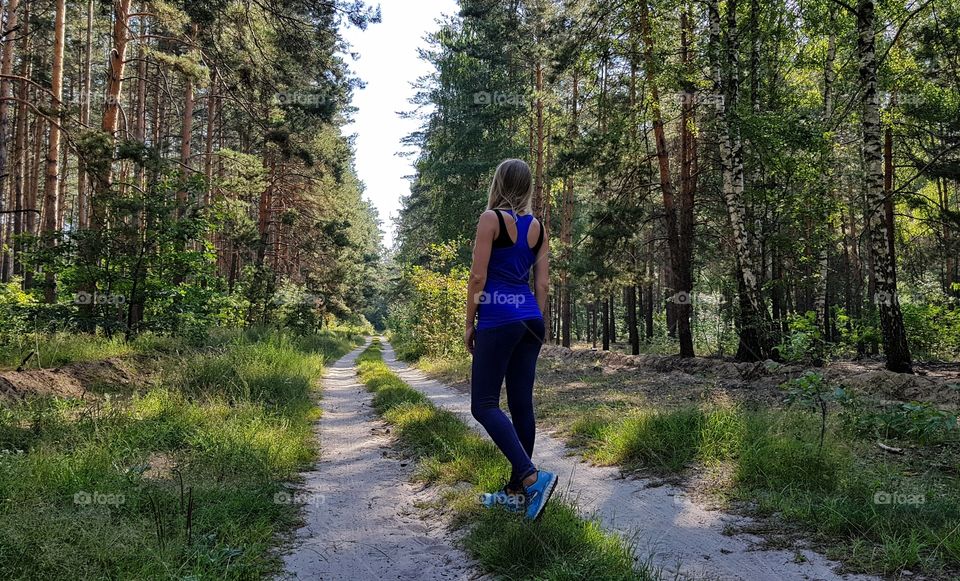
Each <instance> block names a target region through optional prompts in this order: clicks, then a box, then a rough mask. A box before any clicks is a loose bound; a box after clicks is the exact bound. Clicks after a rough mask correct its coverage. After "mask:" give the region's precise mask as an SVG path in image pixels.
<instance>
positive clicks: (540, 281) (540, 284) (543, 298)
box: [533, 222, 550, 317]
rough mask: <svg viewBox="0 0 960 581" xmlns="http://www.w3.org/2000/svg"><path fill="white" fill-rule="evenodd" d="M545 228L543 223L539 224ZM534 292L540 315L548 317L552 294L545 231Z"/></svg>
mask: <svg viewBox="0 0 960 581" xmlns="http://www.w3.org/2000/svg"><path fill="white" fill-rule="evenodd" d="M539 224H540V227H541V228H543V222H539ZM533 290H534V294H535V295H536V297H537V305H538V306H539V307H540V313H541V314H542V315H543V316H544V317H546V316H547V296H548V295H549V294H550V242H549V241H548V240H547V231H546V229H544V231H543V243H542V244H540V250H538V251H537V261H536V262H535V263H534V265H533Z"/></svg>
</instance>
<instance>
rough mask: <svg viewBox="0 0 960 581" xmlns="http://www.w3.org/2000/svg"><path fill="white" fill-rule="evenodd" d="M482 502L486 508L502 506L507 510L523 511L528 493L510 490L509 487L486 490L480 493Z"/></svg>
mask: <svg viewBox="0 0 960 581" xmlns="http://www.w3.org/2000/svg"><path fill="white" fill-rule="evenodd" d="M480 504H482V505H483V506H485V507H486V508H495V507H497V506H502V507H503V508H504V510H506V511H507V512H523V510H524V508H525V507H526V504H527V495H526V494H524V493H523V492H509V491H508V490H507V487H506V486H504V487H503V489H501V490H498V491H497V492H484V493H483V494H481V495H480Z"/></svg>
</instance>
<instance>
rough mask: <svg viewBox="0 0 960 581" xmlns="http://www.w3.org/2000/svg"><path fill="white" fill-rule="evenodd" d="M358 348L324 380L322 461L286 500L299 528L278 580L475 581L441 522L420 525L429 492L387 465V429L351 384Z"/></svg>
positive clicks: (398, 466)
mask: <svg viewBox="0 0 960 581" xmlns="http://www.w3.org/2000/svg"><path fill="white" fill-rule="evenodd" d="M362 350H363V347H361V348H358V349H356V350H354V351H353V352H352V353H350V354H348V355H346V356H345V357H343V358H342V359H340V360H339V361H337V362H336V363H334V364H333V365H331V366H330V367H329V368H328V369H327V371H326V374H325V375H324V378H323V400H322V401H321V407H322V408H323V417H322V418H321V420H320V422H319V434H318V437H319V439H320V447H321V448H320V450H321V459H320V461H319V462H318V463H317V465H316V467H315V468H314V470H312V471H310V472H307V473H304V475H303V477H304V483H303V485H302V486H299V487H297V489H296V490H295V491H292V492H291V498H293V499H296V500H299V501H302V502H304V503H305V506H304V519H305V521H306V524H305V526H304V527H302V528H301V529H300V530H298V531H297V535H296V541H297V546H296V548H295V550H294V551H293V552H292V553H290V554H288V555H285V556H284V568H285V570H286V571H285V573H284V574H283V575H282V576H281V578H282V579H310V580H318V579H358V580H366V579H371V580H384V579H448V580H449V579H475V578H477V577H478V576H479V575H477V574H476V573H475V571H474V569H473V568H472V567H471V563H470V560H469V558H468V557H467V556H466V555H465V554H464V553H463V552H462V551H460V550H459V549H457V548H455V547H454V546H453V545H452V543H451V539H450V538H449V533H448V532H447V530H446V527H445V525H444V523H443V520H442V519H437V518H427V515H425V513H424V511H423V509H421V508H418V507H419V506H420V505H421V503H422V502H428V501H430V500H433V497H432V496H431V495H432V491H430V490H421V489H420V487H419V486H416V485H413V484H411V483H410V476H411V472H412V469H413V467H412V465H408V463H407V462H406V461H404V460H403V459H401V458H399V457H393V456H394V454H392V452H391V450H390V437H389V436H388V435H387V431H386V426H385V425H384V424H383V423H382V422H381V421H380V420H379V419H378V418H377V417H376V416H375V415H374V413H373V410H372V409H371V407H370V394H369V393H368V392H367V391H366V389H364V387H363V386H362V385H361V384H360V383H358V382H357V378H356V368H355V367H354V360H355V359H356V358H357V355H359V354H360V352H361V351H362Z"/></svg>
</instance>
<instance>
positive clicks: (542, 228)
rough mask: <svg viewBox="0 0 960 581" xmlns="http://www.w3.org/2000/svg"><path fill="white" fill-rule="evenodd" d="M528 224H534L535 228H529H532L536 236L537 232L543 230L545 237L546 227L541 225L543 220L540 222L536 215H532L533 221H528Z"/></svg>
mask: <svg viewBox="0 0 960 581" xmlns="http://www.w3.org/2000/svg"><path fill="white" fill-rule="evenodd" d="M530 225H531V226H534V225H536V229H533V228H531V230H533V231H534V232H536V233H537V236H539V235H540V234H539V232H540V231H543V235H544V237H546V235H547V229H546V228H544V227H543V222H541V221H540V220H538V219H537V218H536V217H534V218H533V221H532V222H531V223H530Z"/></svg>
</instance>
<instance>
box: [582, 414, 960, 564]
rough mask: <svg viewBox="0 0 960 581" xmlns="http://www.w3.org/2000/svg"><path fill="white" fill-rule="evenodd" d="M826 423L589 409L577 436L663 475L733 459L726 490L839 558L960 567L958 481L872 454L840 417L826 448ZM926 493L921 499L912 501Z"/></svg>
mask: <svg viewBox="0 0 960 581" xmlns="http://www.w3.org/2000/svg"><path fill="white" fill-rule="evenodd" d="M819 429H820V425H819V421H818V419H817V417H816V416H814V415H813V414H808V413H803V412H799V411H794V410H774V411H758V410H744V409H741V408H739V407H719V406H710V407H706V406H700V407H682V408H679V409H671V410H664V409H658V410H655V409H636V410H633V411H632V412H631V413H629V415H628V416H627V417H622V415H621V417H617V416H614V415H613V414H609V413H597V414H592V415H587V416H584V417H582V418H581V419H578V420H576V421H574V422H573V423H572V425H571V427H570V433H571V435H572V438H571V439H572V443H575V444H579V445H584V446H585V447H586V452H585V453H586V455H587V457H589V458H590V459H592V460H594V461H596V462H598V463H601V464H607V465H614V464H616V465H622V466H626V467H628V468H634V469H637V468H640V469H646V470H650V471H653V472H655V473H682V472H683V470H684V469H685V468H688V467H691V466H693V465H698V466H706V467H710V466H727V467H729V468H730V469H731V470H732V477H731V482H730V487H729V489H727V490H724V491H721V492H723V493H725V494H727V495H730V496H732V497H733V498H737V499H740V500H744V501H751V502H753V503H754V505H755V506H756V508H757V510H758V511H759V512H760V513H761V514H768V515H769V514H773V513H779V514H780V515H781V516H783V517H785V518H786V519H787V520H788V521H791V522H794V523H799V524H801V525H802V526H803V527H805V529H806V530H807V531H809V532H812V533H813V534H814V536H815V538H817V539H819V540H821V541H824V544H825V545H829V546H831V547H832V550H831V551H830V553H831V556H834V557H837V558H843V559H845V560H846V561H847V562H848V564H851V565H854V566H856V567H857V568H858V569H861V570H865V571H870V572H875V573H884V574H891V573H894V572H896V571H899V570H902V569H905V568H906V569H912V570H915V569H920V570H923V571H927V572H939V571H955V570H957V569H958V568H960V551H958V547H960V528H958V525H960V491H958V489H957V481H956V479H955V478H950V477H948V476H944V475H937V474H935V473H933V472H930V471H928V472H924V473H920V474H915V473H913V472H912V471H910V470H904V469H903V468H902V467H900V466H897V465H895V464H886V463H884V462H877V461H872V460H870V459H869V458H870V455H871V454H872V453H874V450H872V449H871V447H872V442H864V441H859V440H857V439H856V438H854V437H852V436H850V435H849V434H848V432H847V431H845V430H844V429H843V426H840V425H833V424H831V426H830V429H829V430H828V437H827V439H826V441H825V443H824V446H823V449H822V450H821V449H820V448H819ZM883 493H891V494H892V493H898V494H900V495H902V496H901V500H902V501H905V502H890V503H888V504H885V503H882V502H881V503H877V502H875V496H876V495H877V494H881V495H882V494H883ZM911 495H913V496H911ZM919 495H922V498H923V501H922V502H912V501H911V500H919V498H920V496H919ZM881 500H882V496H881Z"/></svg>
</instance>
